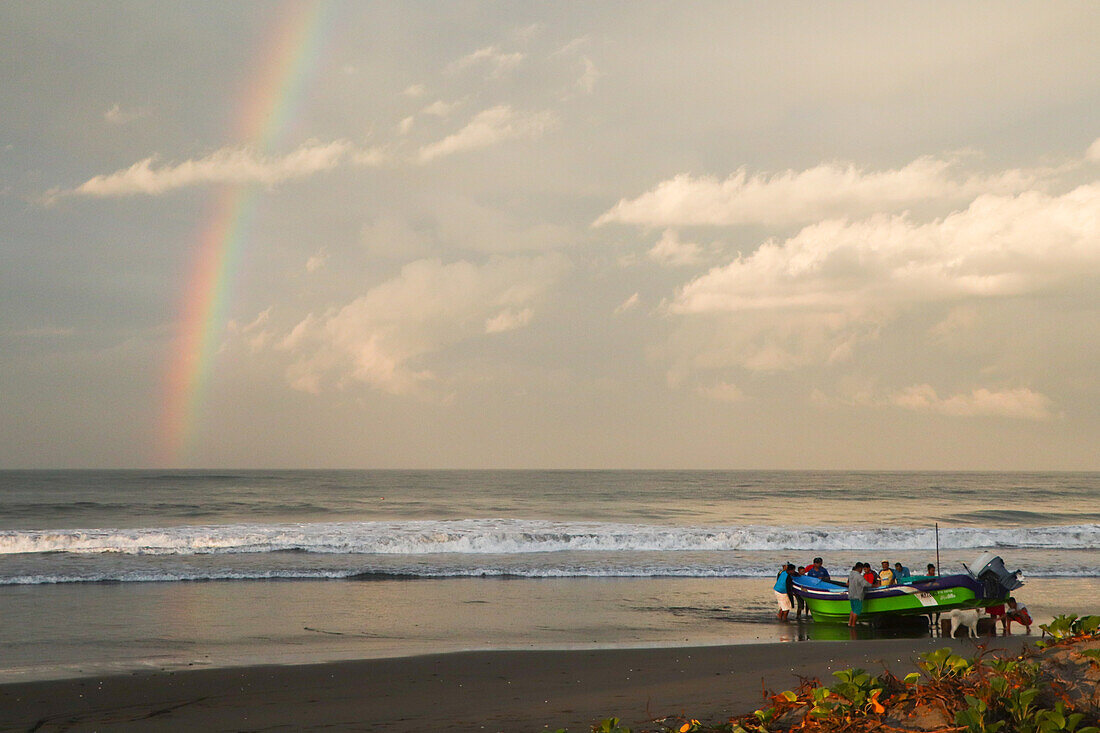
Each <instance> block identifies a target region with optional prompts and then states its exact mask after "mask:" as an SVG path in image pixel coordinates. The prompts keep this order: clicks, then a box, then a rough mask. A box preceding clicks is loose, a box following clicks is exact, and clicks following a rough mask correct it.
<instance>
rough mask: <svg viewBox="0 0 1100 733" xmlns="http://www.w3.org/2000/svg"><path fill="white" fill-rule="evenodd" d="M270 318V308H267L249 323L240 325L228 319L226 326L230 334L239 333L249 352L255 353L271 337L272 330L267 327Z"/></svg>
mask: <svg viewBox="0 0 1100 733" xmlns="http://www.w3.org/2000/svg"><path fill="white" fill-rule="evenodd" d="M270 320H271V308H267V309H266V310H263V311H261V312H260V314H259V315H257V316H256V318H255V319H253V320H252V322H251V323H247V324H245V325H243V326H242V325H241V324H240V323H238V322H237V321H229V323H227V324H226V327H227V328H228V330H229V332H230V333H231V334H236V335H240V336H241V337H242V338H243V339H244V342H245V343H246V344H247V345H248V348H249V350H250V351H251V352H253V353H257V352H260V351H262V350H264V349H265V348H266V347H267V345H268V344H269V343H270V341H271V339H272V338H273V334H272V332H271V331H270V330H269V329H268V325H269V322H270Z"/></svg>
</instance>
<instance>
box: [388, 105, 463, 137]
mask: <svg viewBox="0 0 1100 733" xmlns="http://www.w3.org/2000/svg"><path fill="white" fill-rule="evenodd" d="M460 104H461V102H444V101H443V100H442V99H437V100H436V101H434V102H432V103H431V104H429V105H428V106H426V107H424V108H423V109H422V110H420V111H419V112H417V113H416V114H415V115H409V116H408V117H406V118H404V119H403V120H401V122H400V123H399V124H398V126H397V131H398V132H399V133H400V134H402V135H407V134H409V131H410V130H412V127H413V125H414V124H415V123H416V118H417V117H419V116H424V115H428V116H431V117H439V118H444V117H448V116H450V114H451V112H453V111H454V110H455V109H456V108H457V107H458V106H459V105H460Z"/></svg>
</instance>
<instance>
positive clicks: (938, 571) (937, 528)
mask: <svg viewBox="0 0 1100 733" xmlns="http://www.w3.org/2000/svg"><path fill="white" fill-rule="evenodd" d="M936 572H937V573H940V574H941V575H942V574H943V570H942V569H941V568H940V523H939V522H936Z"/></svg>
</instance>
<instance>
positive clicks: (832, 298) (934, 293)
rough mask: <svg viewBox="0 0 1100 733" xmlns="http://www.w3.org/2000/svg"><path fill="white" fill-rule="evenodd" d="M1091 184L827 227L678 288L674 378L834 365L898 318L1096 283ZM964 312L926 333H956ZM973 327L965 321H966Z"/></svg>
mask: <svg viewBox="0 0 1100 733" xmlns="http://www.w3.org/2000/svg"><path fill="white" fill-rule="evenodd" d="M1097 212H1100V183H1095V184H1090V185H1084V186H1080V187H1078V188H1076V189H1074V190H1072V191H1069V192H1067V193H1065V194H1062V195H1060V196H1052V195H1048V194H1044V193H1040V192H1037V191H1029V192H1026V193H1022V194H1018V195H1015V196H994V195H986V196H979V197H978V198H977V199H975V200H974V201H973V203H972V204H971V205H970V206H969V207H968V208H966V209H965V210H962V211H958V212H955V213H953V214H951V215H949V216H946V217H943V218H941V219H936V220H934V221H931V222H928V223H923V224H922V223H917V222H914V221H912V220H911V219H910V218H909V217H908V216H904V215H900V216H894V215H878V216H873V217H870V218H868V219H866V220H863V221H858V222H847V221H825V222H821V223H818V224H814V225H811V226H808V227H805V228H804V229H802V230H801V231H800V232H799V233H798V234H797V235H795V236H793V237H791V238H789V239H787V240H784V241H776V240H769V241H767V242H765V243H764V244H762V245H761V246H760V247H759V248H758V249H757V250H756V251H755V252H753V253H752V254H750V255H748V256H739V257H738V258H737V259H736V260H734V261H732V262H730V263H728V264H726V265H723V266H721V267H715V268H712V269H711V270H710V271H708V272H707V273H705V274H703V275H701V276H699V277H697V278H694V279H692V280H691V281H689V282H688V283H687V284H685V285H684V286H683V287H682V288H681V289H680V290H679V291H678V292H677V294H676V295H675V297H674V298H672V299H671V301H669V302H668V303H666V304H665V308H666V310H667V312H668V313H669V314H671V315H674V316H680V317H681V319H680V326H679V327H680V329H681V330H680V333H679V335H678V337H677V338H678V342H677V344H678V353H677V355H676V357H675V358H676V360H677V362H678V363H677V367H676V368H677V369H681V370H686V371H692V370H698V369H704V370H705V369H713V368H719V367H723V366H730V365H736V366H741V367H743V368H746V369H751V370H764V371H766V370H780V369H787V370H789V369H794V368H797V367H801V366H806V365H810V364H837V363H840V362H843V361H846V360H847V359H849V358H850V357H851V356H852V354H853V353H854V352H855V349H856V348H858V347H859V345H860V344H862V343H866V342H869V341H871V340H874V339H877V338H879V337H880V336H881V335H882V333H883V331H884V329H886V328H888V327H889V326H890V324H891V322H892V321H894V320H896V319H897V318H898V317H899V315H901V314H905V313H912V314H917V315H919V314H924V313H928V312H931V313H942V312H943V310H944V309H950V308H960V307H964V306H966V305H968V304H973V303H979V302H985V303H989V302H996V301H998V300H1004V299H1006V298H1009V297H1018V296H1027V295H1034V294H1040V293H1042V294H1049V293H1057V292H1062V291H1066V290H1067V289H1070V288H1074V287H1080V286H1081V285H1082V284H1083V283H1087V282H1088V279H1089V278H1095V277H1096V275H1097V274H1100V216H1098V215H1097ZM967 318H968V316H966V314H965V312H963V311H960V312H959V314H958V315H956V316H955V317H953V318H952V319H950V322H942V321H941V325H939V326H933V327H931V330H930V333H931V335H932V336H933V337H936V338H941V339H942V338H945V337H946V336H947V335H948V334H949V333H950V332H951V330H955V329H957V328H959V327H962V326H965V323H966V319H967ZM969 318H970V319H971V321H973V317H969Z"/></svg>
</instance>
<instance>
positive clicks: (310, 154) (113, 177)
mask: <svg viewBox="0 0 1100 733" xmlns="http://www.w3.org/2000/svg"><path fill="white" fill-rule="evenodd" d="M373 160H374V158H372V157H371V151H362V150H357V149H356V148H355V147H354V146H353V145H352V144H351V143H349V142H347V141H343V140H337V141H335V142H331V143H319V142H315V141H313V142H308V143H306V144H305V145H303V146H301V147H300V148H298V149H297V150H294V151H291V152H290V153H287V154H285V155H280V156H266V155H262V154H261V153H259V152H258V151H257V150H256V149H255V148H252V147H236V148H222V149H220V150H217V151H215V152H213V153H211V154H210V155H207V156H205V157H202V158H197V159H192V160H185V161H183V162H182V163H165V164H160V165H158V164H157V160H156V158H155V157H149V158H146V159H144V160H141V161H138V162H137V163H134V164H133V165H132V166H130V167H129V168H123V169H121V170H118V171H115V172H114V173H108V174H105V175H98V176H95V177H93V178H90V179H89V180H87V181H85V182H84V183H82V184H80V185H79V186H77V187H76V188H74V189H71V190H67V191H61V190H54V191H51V192H50V194H49V197H51V198H56V197H58V196H93V197H101V198H102V197H112V196H134V195H148V196H156V195H159V194H163V193H167V192H169V191H173V190H176V189H180V188H187V187H191V186H198V185H209V184H218V183H234V184H241V183H259V184H263V185H266V186H273V185H275V184H278V183H282V182H284V181H287V180H290V179H292V178H304V177H307V176H310V175H313V174H315V173H319V172H322V171H327V170H331V169H333V168H336V167H338V166H339V165H341V164H343V163H345V162H348V161H354V162H356V163H358V164H360V165H369V164H372V161H373Z"/></svg>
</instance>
